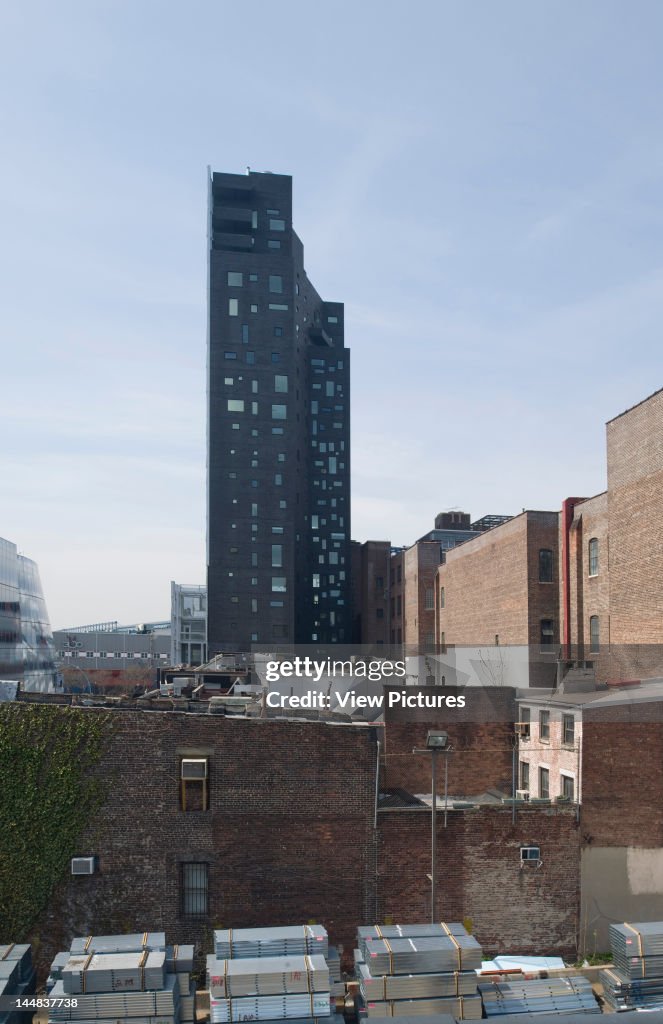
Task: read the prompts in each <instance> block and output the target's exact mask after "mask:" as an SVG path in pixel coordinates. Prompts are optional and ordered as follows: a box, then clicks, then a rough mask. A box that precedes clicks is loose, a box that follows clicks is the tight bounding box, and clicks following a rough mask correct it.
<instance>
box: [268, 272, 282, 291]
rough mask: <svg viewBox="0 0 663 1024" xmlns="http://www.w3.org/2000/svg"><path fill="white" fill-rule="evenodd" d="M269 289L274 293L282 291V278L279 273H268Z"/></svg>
mask: <svg viewBox="0 0 663 1024" xmlns="http://www.w3.org/2000/svg"><path fill="white" fill-rule="evenodd" d="M269 290H270V292H273V293H274V294H275V295H281V294H282V293H283V278H282V277H281V275H280V274H270V275H269Z"/></svg>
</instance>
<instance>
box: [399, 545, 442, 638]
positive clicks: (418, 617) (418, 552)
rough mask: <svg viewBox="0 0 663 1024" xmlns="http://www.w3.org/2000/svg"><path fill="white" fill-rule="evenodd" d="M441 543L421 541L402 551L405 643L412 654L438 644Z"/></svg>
mask: <svg viewBox="0 0 663 1024" xmlns="http://www.w3.org/2000/svg"><path fill="white" fill-rule="evenodd" d="M439 564H440V544H439V541H434V540H420V541H417V543H416V544H413V545H412V546H411V547H409V548H406V549H405V551H404V552H403V576H404V598H403V643H404V644H405V646H406V648H407V649H408V650H410V651H412V652H413V653H415V652H418V651H422V650H432V649H433V647H434V644H435V573H436V571H437V567H438V566H439Z"/></svg>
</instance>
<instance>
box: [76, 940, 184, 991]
mask: <svg viewBox="0 0 663 1024" xmlns="http://www.w3.org/2000/svg"><path fill="white" fill-rule="evenodd" d="M165 974H166V954H165V953H164V952H163V950H159V951H155V952H154V953H148V951H147V950H144V951H143V952H142V953H90V954H88V955H85V954H83V953H79V954H75V953H74V954H72V956H70V957H69V960H68V961H67V963H66V964H65V966H64V968H63V970H62V987H63V989H64V991H65V992H66V993H67V994H68V995H72V994H78V993H83V992H148V991H156V990H157V989H161V988H163V986H164V979H165Z"/></svg>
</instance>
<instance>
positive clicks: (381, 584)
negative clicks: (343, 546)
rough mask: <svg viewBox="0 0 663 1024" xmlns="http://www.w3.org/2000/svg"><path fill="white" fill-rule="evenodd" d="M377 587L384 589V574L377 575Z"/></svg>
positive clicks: (377, 588)
mask: <svg viewBox="0 0 663 1024" xmlns="http://www.w3.org/2000/svg"><path fill="white" fill-rule="evenodd" d="M342 539H343V537H342V536H341V540H342ZM375 589H376V590H384V576H376V577H375Z"/></svg>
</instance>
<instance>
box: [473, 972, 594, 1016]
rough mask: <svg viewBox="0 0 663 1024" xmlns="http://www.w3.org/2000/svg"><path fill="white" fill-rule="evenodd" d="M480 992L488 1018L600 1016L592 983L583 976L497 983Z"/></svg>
mask: <svg viewBox="0 0 663 1024" xmlns="http://www.w3.org/2000/svg"><path fill="white" fill-rule="evenodd" d="M479 992H480V993H481V998H482V1000H483V1006H484V1010H485V1011H486V1016H487V1017H501V1016H504V1015H506V1014H532V1013H535V1014H538V1013H547V1014H553V1015H559V1014H569V1013H581V1014H587V1013H600V1012H601V1008H600V1006H599V1004H598V1003H597V1001H596V998H595V996H594V991H593V989H592V986H591V983H590V982H589V981H588V980H587V979H586V978H583V977H581V976H578V977H572V978H536V979H533V980H526V979H524V978H523V979H522V980H521V979H512V980H510V981H497V980H496V981H492V982H488V983H486V984H481V985H479Z"/></svg>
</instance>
